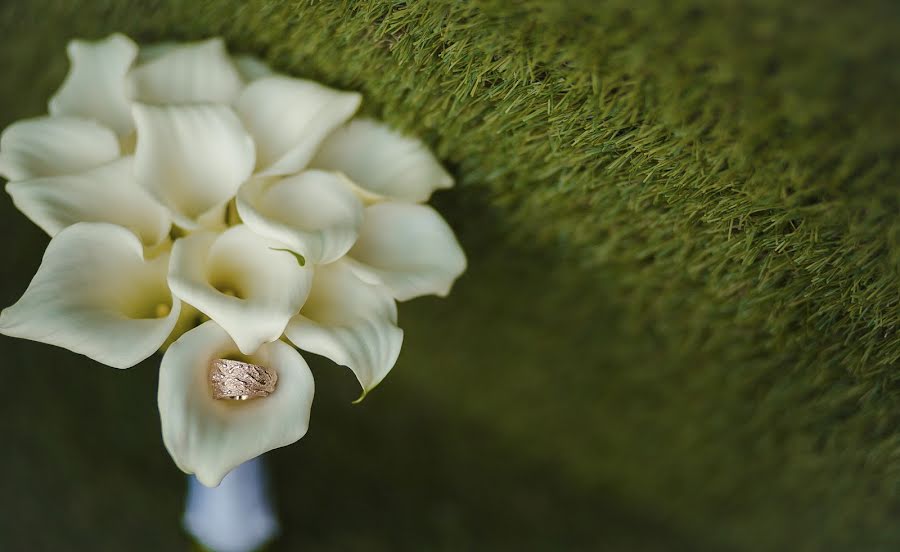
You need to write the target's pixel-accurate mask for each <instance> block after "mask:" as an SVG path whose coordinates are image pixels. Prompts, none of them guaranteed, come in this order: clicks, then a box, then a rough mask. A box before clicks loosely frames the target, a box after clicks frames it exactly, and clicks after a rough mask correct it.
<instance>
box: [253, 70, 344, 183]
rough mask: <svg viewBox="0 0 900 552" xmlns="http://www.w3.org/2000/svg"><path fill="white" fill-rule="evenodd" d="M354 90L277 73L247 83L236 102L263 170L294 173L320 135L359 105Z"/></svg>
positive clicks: (268, 173)
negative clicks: (349, 90) (254, 142)
mask: <svg viewBox="0 0 900 552" xmlns="http://www.w3.org/2000/svg"><path fill="white" fill-rule="evenodd" d="M361 101H362V97H361V96H360V95H359V94H358V93H356V92H343V91H340V90H334V89H333V88H328V87H327V86H322V85H321V84H319V83H317V82H313V81H308V80H302V79H293V78H289V77H284V76H280V75H276V76H271V77H263V78H260V79H258V80H255V81H253V82H252V83H250V84H249V85H248V86H247V88H245V89H244V91H243V92H242V93H241V96H240V98H238V100H237V103H236V104H235V109H236V110H237V112H238V115H240V117H241V120H242V121H243V122H244V125H245V126H246V127H247V129H248V130H249V131H250V134H251V135H252V136H253V138H254V140H255V141H256V153H257V155H256V168H257V170H258V171H259V174H260V175H262V176H272V175H287V174H294V173H297V172H299V171H301V170H302V169H303V168H304V167H306V165H307V163H309V160H310V159H311V158H312V156H313V154H314V153H315V152H316V149H317V148H318V147H319V144H320V143H321V141H322V139H323V138H325V136H327V135H328V134H329V133H331V132H332V131H333V130H334V129H336V128H337V127H339V126H340V125H342V124H344V123H345V122H346V121H347V120H349V119H350V117H352V116H353V114H354V113H356V110H357V109H359V104H360V102H361Z"/></svg>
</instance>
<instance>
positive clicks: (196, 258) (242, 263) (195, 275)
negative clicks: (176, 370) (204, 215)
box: [169, 225, 312, 354]
mask: <svg viewBox="0 0 900 552" xmlns="http://www.w3.org/2000/svg"><path fill="white" fill-rule="evenodd" d="M311 284H312V269H311V268H309V267H303V266H300V263H299V262H298V261H297V258H296V257H295V256H294V255H293V254H291V253H289V252H287V251H281V250H278V246H277V245H273V244H272V243H271V242H269V241H268V240H266V239H264V238H261V237H259V236H257V235H256V234H254V233H253V232H252V231H251V230H250V229H249V228H247V227H246V226H244V225H239V226H233V227H231V228H229V229H228V230H226V231H225V232H223V233H221V234H216V233H213V232H204V231H201V232H195V233H193V234H191V235H190V236H188V237H186V238H182V239H179V240H177V241H176V242H175V245H174V246H173V248H172V261H171V265H170V267H169V286H170V287H171V288H172V293H174V294H175V295H176V296H178V297H179V298H180V299H181V300H182V301H184V302H185V303H188V304H189V305H192V306H194V307H196V308H197V309H198V310H199V311H201V312H202V313H204V314H206V315H207V316H209V317H210V318H211V319H213V320H215V321H216V322H217V323H218V324H219V325H220V326H222V328H224V329H225V331H226V332H228V335H230V336H231V338H232V339H234V341H235V343H237V345H238V347H239V348H240V350H241V352H243V353H244V354H251V353H252V352H253V351H255V350H256V349H257V348H258V347H259V346H260V345H262V344H263V343H267V342H269V341H274V340H276V339H278V338H279V337H280V336H281V334H282V333H283V332H284V327H285V326H287V323H288V321H289V320H290V319H291V317H292V316H294V315H295V314H297V312H298V311H299V310H300V307H301V306H303V302H304V301H305V300H306V297H307V295H309V288H310V285H311Z"/></svg>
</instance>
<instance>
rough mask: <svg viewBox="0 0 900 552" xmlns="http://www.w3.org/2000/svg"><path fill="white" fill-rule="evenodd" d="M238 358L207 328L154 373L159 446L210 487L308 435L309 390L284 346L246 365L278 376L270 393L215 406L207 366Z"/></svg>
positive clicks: (308, 377)
mask: <svg viewBox="0 0 900 552" xmlns="http://www.w3.org/2000/svg"><path fill="white" fill-rule="evenodd" d="M234 356H239V354H238V347H237V346H236V345H235V343H234V342H233V341H232V340H231V338H230V337H229V336H228V333H226V332H225V330H223V329H222V328H221V327H219V326H218V325H217V324H216V323H215V322H213V321H209V322H206V323H205V324H203V325H201V326H199V327H197V328H194V329H193V330H191V331H189V332H187V333H186V334H184V335H183V336H181V337H180V338H179V339H178V340H177V341H175V343H173V344H172V345H171V346H169V348H168V349H167V350H166V354H165V355H164V356H163V360H162V366H161V367H160V371H159V393H158V402H159V414H160V418H161V420H162V434H163V441H164V442H165V444H166V448H167V449H168V450H169V453H170V454H171V455H172V458H173V459H174V460H175V462H176V463H177V464H178V466H179V467H180V468H181V469H182V470H183V471H185V472H187V473H193V474H195V475H196V476H197V479H198V480H199V481H200V482H201V483H203V484H204V485H206V486H210V487H214V486H216V485H218V484H219V482H220V481H221V480H222V478H223V477H225V475H226V474H227V473H228V472H229V471H231V470H232V469H234V468H235V467H237V466H238V465H240V464H242V463H243V462H246V461H247V460H250V459H251V458H254V457H256V456H259V455H260V454H262V453H264V452H266V451H269V450H272V449H274V448H278V447H283V446H285V445H289V444H291V443H293V442H295V441H297V440H298V439H300V438H301V437H303V435H304V434H305V433H306V430H307V427H308V426H309V414H310V408H311V406H312V399H313V392H314V384H313V378H312V374H311V373H310V371H309V367H308V366H307V364H306V361H304V360H303V357H301V356H300V354H299V353H298V352H297V351H295V350H294V349H293V348H291V347H290V346H289V345H287V344H286V343H284V342H282V341H273V342H271V343H266V344H265V345H263V346H261V347H260V348H259V349H258V350H257V351H256V352H255V353H254V354H253V355H251V356H250V357H249V358H246V361H248V362H250V363H253V364H258V365H260V366H265V367H267V368H269V369H271V370H273V371H275V373H276V374H277V376H278V381H277V385H276V387H275V391H274V392H273V393H272V394H271V395H269V396H267V397H265V398H257V399H250V400H246V401H234V400H217V399H214V398H213V395H212V391H211V389H210V384H209V371H210V363H211V362H212V361H213V360H215V359H217V358H229V357H234Z"/></svg>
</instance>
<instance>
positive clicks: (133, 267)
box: [0, 223, 181, 368]
mask: <svg viewBox="0 0 900 552" xmlns="http://www.w3.org/2000/svg"><path fill="white" fill-rule="evenodd" d="M167 265H168V254H166V253H164V254H162V255H160V256H158V257H156V258H153V259H145V258H144V249H143V247H142V245H141V242H140V240H139V239H138V238H137V236H135V235H134V234H133V233H132V232H130V231H129V230H127V229H125V228H122V227H121V226H116V225H113V224H105V223H79V224H75V225H73V226H70V227H69V228H66V229H65V230H63V231H62V232H60V233H59V234H57V235H56V236H55V237H54V238H53V239H52V240H51V241H50V245H48V246H47V251H46V252H45V253H44V260H43V261H42V262H41V266H40V268H38V271H37V274H35V276H34V279H33V280H32V281H31V284H30V285H29V286H28V289H27V290H26V291H25V294H24V295H23V296H22V298H21V299H19V301H18V302H17V303H16V304H14V305H13V306H11V307H8V308H6V309H4V310H3V312H2V313H0V333H3V334H4V335H8V336H12V337H21V338H25V339H31V340H33V341H40V342H42V343H48V344H50V345H56V346H59V347H63V348H66V349H69V350H71V351H74V352H76V353H81V354H83V355H85V356H88V357H90V358H92V359H94V360H96V361H98V362H102V363H103V364H108V365H109V366H113V367H115V368H128V367H130V366H133V365H135V364H137V363H138V362H140V361H142V360H144V359H145V358H147V357H149V356H150V355H152V354H153V353H154V352H155V351H156V350H157V349H159V347H160V345H162V343H163V341H165V339H166V337H167V336H168V335H169V334H170V333H171V331H172V328H173V327H174V326H175V322H176V321H177V320H178V314H179V312H180V308H181V303H180V302H179V301H178V299H177V298H175V297H172V295H171V293H170V292H169V289H168V287H167V286H166V267H167Z"/></svg>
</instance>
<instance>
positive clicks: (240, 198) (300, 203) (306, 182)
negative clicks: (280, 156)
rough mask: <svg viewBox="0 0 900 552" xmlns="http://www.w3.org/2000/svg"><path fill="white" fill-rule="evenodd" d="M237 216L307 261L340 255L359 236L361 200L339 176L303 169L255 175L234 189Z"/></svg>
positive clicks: (316, 260)
mask: <svg viewBox="0 0 900 552" xmlns="http://www.w3.org/2000/svg"><path fill="white" fill-rule="evenodd" d="M237 209H238V214H240V216H241V220H243V221H244V223H245V224H246V225H247V226H248V227H250V228H251V229H252V230H253V231H254V232H256V233H257V234H259V235H260V236H265V237H267V238H270V239H273V240H278V241H280V242H282V243H284V244H285V245H287V246H288V247H289V248H291V249H292V250H293V251H296V252H297V253H300V254H301V255H303V256H304V257H305V258H306V260H307V261H309V262H311V263H316V264H319V263H330V262H332V261H334V260H336V259H338V258H340V257H342V256H343V255H344V254H345V253H347V251H349V250H350V247H351V246H352V245H353V242H355V241H356V238H357V236H358V235H359V227H360V225H361V224H362V220H363V204H362V202H361V201H360V200H359V199H358V198H357V197H356V194H355V193H354V192H353V186H352V185H351V184H350V183H349V182H348V181H347V180H346V179H345V178H343V177H342V176H341V175H339V174H337V173H329V172H324V171H305V172H302V173H300V174H298V175H296V176H291V177H288V178H283V179H274V178H255V179H253V180H250V181H248V182H247V183H245V184H244V185H243V186H241V189H240V190H239V191H238V195H237Z"/></svg>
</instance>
